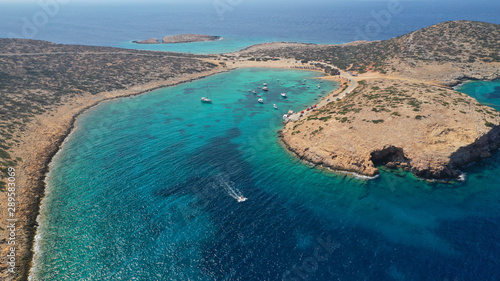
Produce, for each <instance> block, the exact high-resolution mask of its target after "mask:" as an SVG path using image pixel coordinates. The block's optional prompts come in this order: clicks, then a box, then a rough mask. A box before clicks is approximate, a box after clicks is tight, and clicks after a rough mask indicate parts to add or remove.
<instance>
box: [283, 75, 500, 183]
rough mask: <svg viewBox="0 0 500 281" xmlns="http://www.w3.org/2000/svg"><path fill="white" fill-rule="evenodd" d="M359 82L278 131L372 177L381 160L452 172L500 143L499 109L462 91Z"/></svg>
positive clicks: (437, 174)
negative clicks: (345, 92)
mask: <svg viewBox="0 0 500 281" xmlns="http://www.w3.org/2000/svg"><path fill="white" fill-rule="evenodd" d="M358 84H359V86H358V87H357V88H356V89H355V90H354V91H353V92H352V93H350V94H349V95H347V96H346V97H345V98H343V99H341V100H338V101H335V102H331V103H329V104H327V105H326V106H324V107H322V108H321V109H319V110H316V111H314V112H312V113H310V114H308V115H307V116H305V117H303V118H302V119H301V120H300V121H298V122H290V123H288V124H287V125H286V126H285V128H284V129H283V131H282V132H281V134H280V135H281V137H282V140H283V141H284V143H285V144H286V145H287V146H288V147H289V148H290V150H292V151H294V152H295V153H296V154H297V155H299V156H300V157H302V158H304V159H307V160H308V161H310V162H313V163H315V164H318V165H324V166H327V167H330V168H333V169H337V170H346V171H352V172H356V173H359V174H364V175H369V176H374V175H376V174H377V173H378V169H377V168H376V165H387V166H388V167H391V168H396V167H400V168H403V169H405V170H407V171H411V172H413V173H414V174H416V175H417V176H420V177H424V178H453V177H456V176H458V175H459V173H458V172H457V170H456V169H457V168H459V167H461V166H462V165H464V164H467V163H470V162H472V161H475V160H478V159H481V158H482V157H489V156H490V151H491V150H494V149H497V148H498V147H500V127H498V124H500V116H499V112H498V111H496V110H495V109H493V108H489V107H487V106H484V105H482V104H480V103H478V102H477V101H476V100H474V99H473V98H471V97H469V96H467V95H465V94H462V93H459V92H456V91H453V90H449V89H445V88H443V87H437V86H434V85H429V84H426V83H421V82H412V81H404V80H403V81H402V80H389V79H370V80H362V81H359V83H358ZM493 127H495V128H493ZM478 140H481V141H480V142H478ZM476 142H478V143H480V145H475V143H476Z"/></svg>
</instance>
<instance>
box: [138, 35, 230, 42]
mask: <svg viewBox="0 0 500 281" xmlns="http://www.w3.org/2000/svg"><path fill="white" fill-rule="evenodd" d="M221 38H222V37H220V36H212V35H202V34H179V35H171V36H165V37H163V38H162V39H161V41H160V40H159V39H158V38H150V39H146V40H139V41H132V43H134V44H176V43H193V42H206V41H217V40H220V39H221Z"/></svg>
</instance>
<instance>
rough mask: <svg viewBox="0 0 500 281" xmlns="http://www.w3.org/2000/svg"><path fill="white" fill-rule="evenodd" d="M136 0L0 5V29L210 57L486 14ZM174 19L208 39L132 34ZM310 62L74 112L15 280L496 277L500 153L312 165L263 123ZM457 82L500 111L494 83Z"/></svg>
mask: <svg viewBox="0 0 500 281" xmlns="http://www.w3.org/2000/svg"><path fill="white" fill-rule="evenodd" d="M32 2H36V1H32ZM150 2H151V3H149V2H144V3H148V4H147V5H146V4H144V3H142V4H132V3H129V2H124V1H114V3H111V4H110V3H107V4H103V3H100V2H98V1H95V2H92V3H94V4H93V5H88V4H82V1H78V0H74V1H63V0H59V3H66V4H57V5H54V4H52V6H45V8H44V7H42V6H41V5H40V4H37V3H34V4H19V3H17V4H13V3H9V4H7V3H1V4H0V7H1V9H0V37H24V38H33V39H43V40H49V41H52V42H56V43H71V44H86V45H98V46H114V47H124V48H146V49H155V50H168V51H182V52H192V53H220V52H227V51H236V50H238V49H241V48H244V47H247V46H249V45H252V44H256V43H262V42H271V41H298V42H311V43H333V44H337V43H345V42H351V41H353V40H359V39H368V40H380V39H388V38H392V37H394V36H399V35H402V34H405V33H407V32H411V31H414V30H417V29H419V28H422V27H425V26H429V25H432V24H436V23H438V22H441V21H446V20H458V19H467V20H478V21H487V22H492V23H500V17H499V14H500V4H498V3H497V1H475V2H472V1H320V0H311V1H308V2H305V1H273V2H272V3H270V2H269V1H250V0H246V1H237V0H231V1H230V0H213V1H191V2H189V4H188V5H187V4H179V3H180V2H179V3H177V4H176V3H173V2H171V1H156V2H153V1H150ZM40 3H56V2H55V1H41V2H40ZM391 5H392V6H391ZM384 16H385V17H384ZM179 33H202V34H211V35H220V36H222V37H223V40H220V41H215V42H203V43H192V44H175V45H155V46H144V45H134V44H131V41H132V40H138V39H147V38H151V37H162V36H164V35H172V34H179ZM317 75H319V74H318V73H314V72H307V71H297V70H270V69H240V70H236V71H232V72H228V73H223V74H218V75H215V76H211V77H208V78H204V79H202V80H197V81H194V82H191V83H186V84H182V85H179V86H175V87H169V88H165V89H160V90H156V91H153V92H151V93H148V94H144V95H141V96H137V97H132V98H124V99H119V100H114V101H109V102H105V103H103V104H101V105H99V106H97V107H95V108H93V109H91V110H89V111H87V112H86V113H84V114H83V115H82V116H80V117H79V118H78V120H77V122H76V128H75V130H74V131H73V133H72V134H71V135H70V136H69V137H68V138H67V139H66V141H65V143H64V145H63V148H62V149H61V150H60V151H59V153H58V154H57V155H56V157H55V158H54V160H53V162H52V164H51V166H50V173H49V176H48V178H47V188H46V197H45V198H44V200H43V205H42V208H41V215H40V217H39V218H38V221H39V225H40V226H39V231H38V235H37V241H36V249H35V259H34V266H33V268H32V272H31V280H36V281H38V280H55V281H65V280H68V281H73V280H92V281H94V280H145V281H150V280H182V281H184V280H227V281H230V280H241V281H247V280H249V281H253V280H259V281H260V280H273V281H274V280H318V281H331V280H433V281H434V280H440V281H445V280H446V281H455V280H457V281H462V280H464V281H465V280H500V278H499V276H500V271H499V267H500V242H499V241H500V180H499V179H498V175H499V174H500V154H499V153H498V152H496V153H494V154H493V157H491V158H489V159H486V160H483V161H481V162H478V163H474V164H472V165H470V166H468V167H466V168H464V169H463V172H464V174H465V178H466V179H465V181H460V182H455V183H452V184H444V183H437V182H434V183H428V182H424V181H421V180H418V179H415V178H414V177H413V175H411V174H408V173H404V172H394V171H382V173H381V175H380V176H379V177H377V178H375V179H371V180H367V179H362V178H357V177H355V176H352V175H347V174H335V173H331V172H327V171H324V170H321V169H318V168H314V167H311V166H309V165H308V164H307V163H303V162H301V161H299V160H298V159H296V158H295V157H294V156H293V155H291V154H290V153H289V152H287V151H286V149H284V148H283V147H282V145H281V144H280V142H279V141H278V140H277V137H276V136H277V134H276V131H277V130H279V129H280V128H281V126H282V124H281V118H282V117H281V116H282V115H283V113H285V112H287V111H288V110H289V109H293V110H301V109H303V108H305V107H307V106H310V105H313V104H315V103H316V102H317V101H318V98H319V97H318V93H320V91H319V90H318V89H317V88H316V87H311V88H307V87H302V86H301V83H300V81H303V79H306V83H307V85H316V84H317V83H318V82H317V81H316V80H315V77H316V76H317ZM278 79H279V81H278ZM264 82H267V83H269V86H270V89H271V90H270V91H269V92H267V93H264V92H262V91H261V90H260V89H259V88H258V87H259V86H262V84H263V83H264ZM281 82H284V84H281ZM292 85H296V86H295V87H292ZM323 85H324V86H323V87H322V90H327V91H329V90H333V89H335V88H336V87H338V85H337V84H335V83H328V82H324V83H323ZM207 89H210V92H211V97H212V99H213V100H214V103H213V104H211V105H210V104H202V103H200V97H201V96H205V95H207ZM249 90H256V91H257V92H258V93H257V94H253V93H252V92H249ZM457 90H459V91H462V92H464V93H467V94H469V95H471V96H473V97H475V98H476V99H478V100H479V101H480V102H482V103H485V104H487V105H489V106H492V107H495V108H496V109H499V110H500V81H494V82H471V83H467V84H465V85H462V86H460V87H458V88H457ZM281 92H287V93H288V95H289V98H288V99H286V100H284V99H282V98H281V97H280V95H279V93H281ZM256 95H262V97H263V98H264V100H265V102H264V104H259V103H258V102H257V98H258V97H257V96H256ZM273 104H276V105H277V107H278V109H277V110H276V109H273V107H272V105H273ZM239 196H244V197H246V198H247V200H246V201H245V202H238V200H237V199H238V197H239Z"/></svg>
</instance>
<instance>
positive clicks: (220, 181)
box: [215, 176, 248, 202]
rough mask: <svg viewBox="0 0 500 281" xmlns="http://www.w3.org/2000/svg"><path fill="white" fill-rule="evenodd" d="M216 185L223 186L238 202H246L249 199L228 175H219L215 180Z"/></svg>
mask: <svg viewBox="0 0 500 281" xmlns="http://www.w3.org/2000/svg"><path fill="white" fill-rule="evenodd" d="M215 185H216V186H217V187H221V188H223V189H224V191H226V193H227V194H228V195H229V196H231V197H233V198H234V199H236V200H237V201H238V202H244V201H246V200H247V199H248V198H246V197H244V196H243V193H241V191H240V190H239V189H237V188H236V187H235V186H234V182H232V181H231V180H229V178H228V177H224V176H218V177H217V179H216V181H215Z"/></svg>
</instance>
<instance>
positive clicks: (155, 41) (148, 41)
mask: <svg viewBox="0 0 500 281" xmlns="http://www.w3.org/2000/svg"><path fill="white" fill-rule="evenodd" d="M132 43H136V44H160V41H158V38H151V39H146V40H140V41H132Z"/></svg>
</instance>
